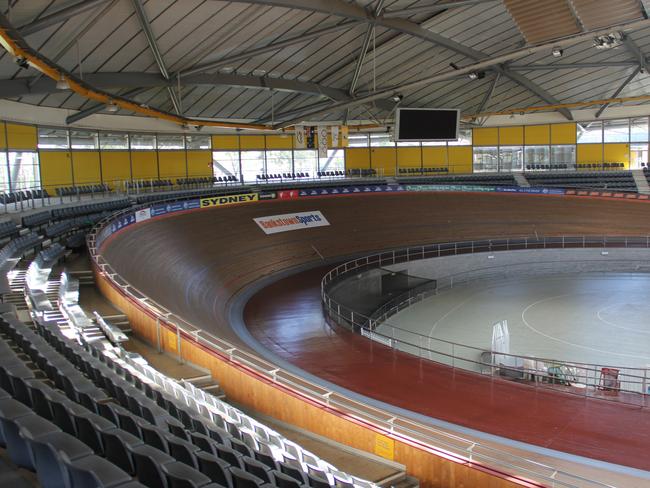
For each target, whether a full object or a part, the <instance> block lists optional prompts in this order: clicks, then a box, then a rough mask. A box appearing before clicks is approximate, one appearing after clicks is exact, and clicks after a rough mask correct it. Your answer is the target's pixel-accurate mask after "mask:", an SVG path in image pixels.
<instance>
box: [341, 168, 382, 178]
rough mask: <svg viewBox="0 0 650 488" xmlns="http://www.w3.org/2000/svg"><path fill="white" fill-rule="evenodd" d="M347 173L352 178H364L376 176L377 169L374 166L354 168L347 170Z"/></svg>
mask: <svg viewBox="0 0 650 488" xmlns="http://www.w3.org/2000/svg"><path fill="white" fill-rule="evenodd" d="M347 175H348V176H350V177H353V178H359V177H362V178H365V177H370V176H377V170H376V169H374V168H354V169H349V170H347Z"/></svg>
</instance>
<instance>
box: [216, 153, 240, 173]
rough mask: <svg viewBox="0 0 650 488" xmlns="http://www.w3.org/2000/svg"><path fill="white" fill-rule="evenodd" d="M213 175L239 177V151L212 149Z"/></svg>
mask: <svg viewBox="0 0 650 488" xmlns="http://www.w3.org/2000/svg"><path fill="white" fill-rule="evenodd" d="M212 171H213V173H214V176H236V177H237V179H239V151H213V152H212Z"/></svg>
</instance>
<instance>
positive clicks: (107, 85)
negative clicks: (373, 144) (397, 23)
mask: <svg viewBox="0 0 650 488" xmlns="http://www.w3.org/2000/svg"><path fill="white" fill-rule="evenodd" d="M35 78H36V77H33V78H16V79H13V80H0V94H1V95H2V97H4V98H13V97H21V96H24V95H36V94H39V95H47V94H50V93H60V90H57V89H56V82H55V81H54V80H52V79H51V78H42V79H40V80H38V81H37V82H34V79H35ZM84 80H85V81H86V82H87V83H89V84H91V85H93V86H95V87H97V88H100V89H103V90H119V89H133V88H166V87H170V86H172V85H173V84H174V82H175V80H173V79H172V80H166V79H165V78H164V77H163V76H162V75H161V74H160V75H159V74H156V73H134V72H128V71H125V72H120V73H89V74H87V75H85V76H84ZM181 80H182V82H183V85H184V86H192V85H196V86H232V87H239V88H251V89H258V90H276V91H284V92H295V93H302V94H306V95H312V96H322V97H327V98H329V99H331V100H349V99H350V97H349V96H348V94H347V92H346V91H345V90H340V89H338V88H331V87H327V86H323V85H319V84H317V83H310V82H306V81H298V80H285V79H283V78H269V77H264V76H246V75H236V74H232V73H229V74H225V73H217V74H197V75H192V76H186V77H184V78H182V79H181Z"/></svg>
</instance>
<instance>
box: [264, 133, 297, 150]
mask: <svg viewBox="0 0 650 488" xmlns="http://www.w3.org/2000/svg"><path fill="white" fill-rule="evenodd" d="M292 147H293V135H292V134H283V135H280V136H266V148H267V149H291V148H292Z"/></svg>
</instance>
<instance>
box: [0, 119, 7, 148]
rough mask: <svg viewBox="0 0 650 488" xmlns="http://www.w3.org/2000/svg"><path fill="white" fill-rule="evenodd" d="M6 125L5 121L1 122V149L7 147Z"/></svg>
mask: <svg viewBox="0 0 650 488" xmlns="http://www.w3.org/2000/svg"><path fill="white" fill-rule="evenodd" d="M5 130H6V127H5V123H4V122H0V149H4V148H5V147H7V137H6V132H5Z"/></svg>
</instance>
